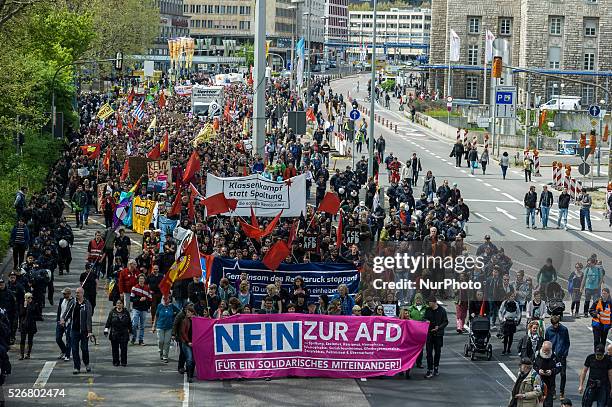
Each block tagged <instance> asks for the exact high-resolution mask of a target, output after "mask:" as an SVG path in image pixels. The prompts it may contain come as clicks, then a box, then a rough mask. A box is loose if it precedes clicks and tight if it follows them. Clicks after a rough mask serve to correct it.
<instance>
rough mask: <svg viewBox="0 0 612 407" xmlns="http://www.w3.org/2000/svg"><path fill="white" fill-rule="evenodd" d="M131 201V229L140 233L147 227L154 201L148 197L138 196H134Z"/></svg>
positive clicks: (151, 216) (151, 215)
mask: <svg viewBox="0 0 612 407" xmlns="http://www.w3.org/2000/svg"><path fill="white" fill-rule="evenodd" d="M132 202H133V203H132V204H133V208H132V229H133V230H134V232H136V233H140V234H141V235H142V234H143V233H144V231H145V230H146V229H148V228H149V224H150V223H151V219H152V218H153V209H155V203H156V202H155V201H151V200H148V199H140V197H139V196H137V197H135V198H134V200H133V201H132Z"/></svg>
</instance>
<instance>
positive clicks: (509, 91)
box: [495, 86, 516, 119]
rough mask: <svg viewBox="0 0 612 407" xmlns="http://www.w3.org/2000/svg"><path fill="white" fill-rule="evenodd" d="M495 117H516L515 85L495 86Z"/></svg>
mask: <svg viewBox="0 0 612 407" xmlns="http://www.w3.org/2000/svg"><path fill="white" fill-rule="evenodd" d="M495 117H497V118H500V119H514V118H516V86H496V87H495Z"/></svg>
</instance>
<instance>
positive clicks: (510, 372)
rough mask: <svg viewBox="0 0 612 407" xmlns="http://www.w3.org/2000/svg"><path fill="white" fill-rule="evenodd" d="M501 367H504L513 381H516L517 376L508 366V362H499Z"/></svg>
mask: <svg viewBox="0 0 612 407" xmlns="http://www.w3.org/2000/svg"><path fill="white" fill-rule="evenodd" d="M498 365H499V367H501V368H502V369H504V372H506V374H507V375H508V376H510V378H511V379H512V381H513V382H515V381H516V376H515V375H514V373H512V370H510V369H509V368H508V366H506V364H505V363H504V362H499V363H498Z"/></svg>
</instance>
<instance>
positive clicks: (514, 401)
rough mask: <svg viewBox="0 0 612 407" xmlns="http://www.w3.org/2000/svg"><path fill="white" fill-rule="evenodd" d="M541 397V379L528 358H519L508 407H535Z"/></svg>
mask: <svg viewBox="0 0 612 407" xmlns="http://www.w3.org/2000/svg"><path fill="white" fill-rule="evenodd" d="M541 396H542V379H541V378H540V375H539V374H538V372H537V371H536V370H534V368H533V363H532V362H531V359H529V358H521V362H520V369H519V374H518V375H517V377H516V381H515V382H514V387H513V388H512V394H511V396H510V403H509V404H508V407H537V406H538V405H539V399H540V397H541Z"/></svg>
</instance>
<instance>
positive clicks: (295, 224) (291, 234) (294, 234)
mask: <svg viewBox="0 0 612 407" xmlns="http://www.w3.org/2000/svg"><path fill="white" fill-rule="evenodd" d="M299 224H300V220H299V219H296V220H294V221H293V224H292V225H291V230H290V231H289V240H288V242H287V245H288V246H289V247H291V245H292V244H293V241H294V240H295V238H296V237H297V231H298V225H299Z"/></svg>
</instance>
